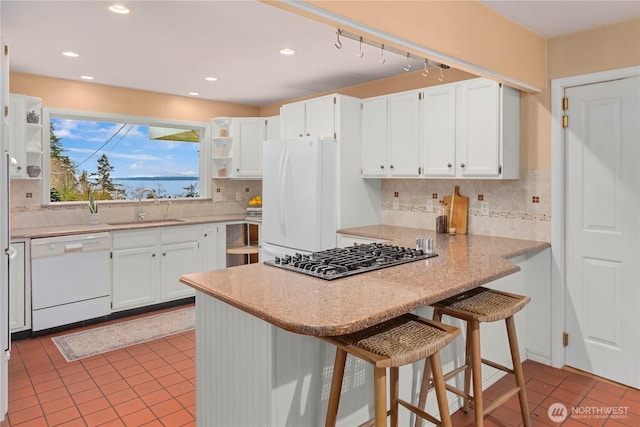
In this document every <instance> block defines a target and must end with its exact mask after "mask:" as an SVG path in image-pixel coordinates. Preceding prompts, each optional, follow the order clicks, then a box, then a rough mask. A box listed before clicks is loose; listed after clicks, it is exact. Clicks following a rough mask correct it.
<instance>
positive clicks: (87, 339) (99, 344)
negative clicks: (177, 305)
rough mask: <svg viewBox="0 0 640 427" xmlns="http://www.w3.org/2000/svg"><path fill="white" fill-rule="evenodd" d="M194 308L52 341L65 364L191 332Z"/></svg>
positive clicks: (86, 331)
mask: <svg viewBox="0 0 640 427" xmlns="http://www.w3.org/2000/svg"><path fill="white" fill-rule="evenodd" d="M195 325H196V316H195V307H190V308H185V309H181V310H176V311H171V312H168V313H163V314H156V315H154V316H147V317H142V318H140V319H135V320H129V321H126V322H120V323H114V324H112V325H107V326H102V327H98V328H93V329H87V330H85V331H80V332H74V333H71V334H67V335H61V336H58V337H53V338H51V340H52V341H53V343H54V344H55V345H56V347H58V350H60V353H62V355H63V356H64V358H65V359H66V360H67V362H73V361H74V360H78V359H83V358H85V357H89V356H94V355H96V354H101V353H106V352H108V351H112V350H117V349H120V348H124V347H127V346H130V345H134V344H140V343H143V342H147V341H151V340H154V339H158V338H162V337H166V336H169V335H174V334H179V333H181V332H185V331H189V330H191V329H194V328H195Z"/></svg>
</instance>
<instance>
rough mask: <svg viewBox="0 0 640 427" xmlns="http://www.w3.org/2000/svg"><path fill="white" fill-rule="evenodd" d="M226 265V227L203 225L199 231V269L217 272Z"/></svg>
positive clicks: (223, 224)
mask: <svg viewBox="0 0 640 427" xmlns="http://www.w3.org/2000/svg"><path fill="white" fill-rule="evenodd" d="M226 264H227V225H226V223H223V222H220V223H215V224H205V225H203V226H202V228H201V229H200V269H201V270H202V271H210V270H218V269H221V268H225V267H226Z"/></svg>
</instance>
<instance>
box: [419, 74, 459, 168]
mask: <svg viewBox="0 0 640 427" xmlns="http://www.w3.org/2000/svg"><path fill="white" fill-rule="evenodd" d="M423 98H424V101H423V105H422V126H423V130H422V134H423V142H424V146H423V161H422V164H423V168H424V169H423V171H422V173H423V174H424V176H428V177H455V176H456V84H455V83H449V84H445V85H439V86H433V87H429V88H427V89H425V90H424V93H423Z"/></svg>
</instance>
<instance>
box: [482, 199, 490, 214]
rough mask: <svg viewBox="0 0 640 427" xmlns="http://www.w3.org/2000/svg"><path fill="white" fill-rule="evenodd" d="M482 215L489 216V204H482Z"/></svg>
mask: <svg viewBox="0 0 640 427" xmlns="http://www.w3.org/2000/svg"><path fill="white" fill-rule="evenodd" d="M480 215H484V216H487V215H489V202H480Z"/></svg>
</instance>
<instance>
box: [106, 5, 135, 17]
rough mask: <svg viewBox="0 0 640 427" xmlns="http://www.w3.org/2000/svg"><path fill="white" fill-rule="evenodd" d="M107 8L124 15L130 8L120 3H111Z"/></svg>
mask: <svg viewBox="0 0 640 427" xmlns="http://www.w3.org/2000/svg"><path fill="white" fill-rule="evenodd" d="M108 9H109V10H110V11H111V12H113V13H119V14H121V15H126V14H127V13H129V12H131V9H129V8H128V7H126V6H123V5H121V4H112V5H111V6H109V7H108Z"/></svg>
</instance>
